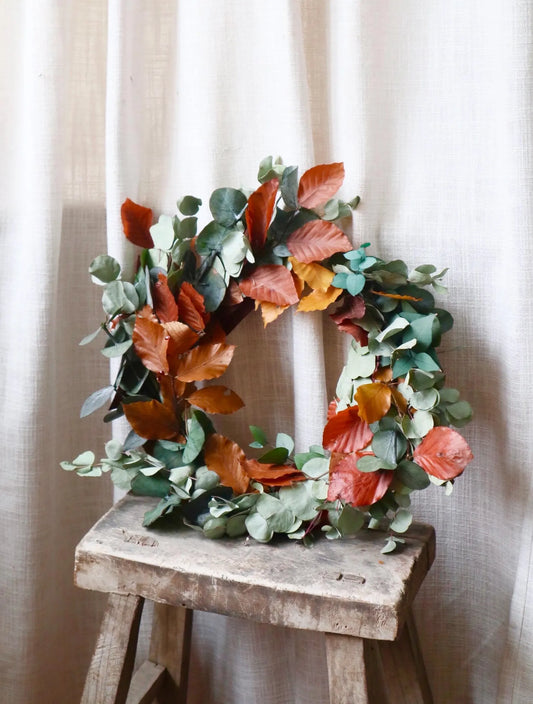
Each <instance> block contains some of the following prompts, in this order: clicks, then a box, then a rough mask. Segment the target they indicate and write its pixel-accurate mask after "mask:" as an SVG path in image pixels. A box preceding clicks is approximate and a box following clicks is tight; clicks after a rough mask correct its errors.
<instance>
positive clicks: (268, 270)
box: [239, 264, 298, 306]
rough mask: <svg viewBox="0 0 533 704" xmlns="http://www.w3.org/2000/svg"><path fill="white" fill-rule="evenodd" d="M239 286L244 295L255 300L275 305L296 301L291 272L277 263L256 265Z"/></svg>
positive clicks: (296, 296) (290, 303)
mask: <svg viewBox="0 0 533 704" xmlns="http://www.w3.org/2000/svg"><path fill="white" fill-rule="evenodd" d="M239 287H240V289H241V291H242V292H243V293H244V295H245V296H248V297H249V298H253V299H254V300H256V301H261V302H262V301H267V302H268V303H275V304H276V305H277V306H287V305H288V306H290V305H292V304H293V303H297V302H298V293H297V291H296V288H295V286H294V281H293V279H292V276H291V272H290V271H289V270H288V269H286V268H285V267H284V266H281V265H278V264H267V265H266V266H259V267H257V269H254V271H253V272H252V274H250V276H248V277H247V278H246V279H243V280H242V281H241V282H240V283H239Z"/></svg>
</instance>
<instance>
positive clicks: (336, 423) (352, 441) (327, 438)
mask: <svg viewBox="0 0 533 704" xmlns="http://www.w3.org/2000/svg"><path fill="white" fill-rule="evenodd" d="M371 440H372V431H371V430H370V427H369V426H368V424H367V423H365V421H364V420H363V419H362V418H361V417H360V416H359V413H358V410H357V407H355V406H350V407H349V408H346V409H344V411H340V412H339V413H337V414H336V415H335V416H333V418H331V420H329V421H328V422H327V423H326V426H325V428H324V435H323V438H322V445H323V447H325V448H326V449H327V450H331V451H336V452H355V451H357V450H361V449H362V448H363V447H366V446H367V445H368V443H369V442H370V441H371Z"/></svg>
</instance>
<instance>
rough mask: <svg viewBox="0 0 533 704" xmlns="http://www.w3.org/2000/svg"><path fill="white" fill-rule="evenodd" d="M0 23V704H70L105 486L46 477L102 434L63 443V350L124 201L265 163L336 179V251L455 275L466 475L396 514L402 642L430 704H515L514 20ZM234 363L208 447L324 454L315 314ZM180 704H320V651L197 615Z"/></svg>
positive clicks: (519, 396)
mask: <svg viewBox="0 0 533 704" xmlns="http://www.w3.org/2000/svg"><path fill="white" fill-rule="evenodd" d="M0 20H1V21H0V38H1V41H0V98H1V105H2V109H1V110H0V145H1V154H2V166H1V168H0V186H1V189H0V232H1V238H2V239H1V242H2V257H1V258H0V290H1V293H2V301H3V305H2V314H1V316H0V326H1V335H0V351H1V356H0V359H2V360H3V363H4V374H3V375H2V377H1V382H0V383H1V394H0V398H1V399H2V403H3V408H4V413H3V422H2V424H1V425H0V433H1V435H2V442H1V456H2V462H1V464H0V467H1V469H0V488H1V491H0V525H1V535H2V540H1V541H0V560H1V563H0V564H1V567H0V590H1V593H2V595H3V599H2V601H1V604H0V613H1V616H0V623H1V624H2V628H1V629H0V691H1V693H2V701H3V702H7V703H8V704H20V703H21V702H24V704H34V703H35V704H37V703H39V704H47V703H48V702H50V703H51V702H54V704H56V703H58V702H65V704H66V703H69V702H72V701H76V700H77V699H78V698H79V694H80V692H81V687H82V682H83V678H84V676H85V671H86V668H87V666H88V662H89V656H90V652H91V649H92V647H93V645H94V638H95V634H96V628H97V625H98V620H99V617H100V614H101V609H102V606H103V602H102V598H101V597H100V596H99V595H90V594H87V593H84V592H80V591H79V590H75V589H74V588H73V587H72V566H73V565H72V559H73V552H74V546H75V544H76V542H77V541H78V540H79V538H80V537H81V536H82V535H83V533H84V532H85V531H86V530H87V529H88V528H89V526H90V525H91V524H92V523H93V522H94V521H95V520H96V518H97V517H98V516H99V515H101V513H102V512H103V511H104V510H105V509H106V508H107V507H108V506H109V505H110V502H111V496H112V491H111V487H110V486H109V484H108V483H107V482H106V481H104V480H90V479H81V478H78V477H75V476H73V475H70V474H67V473H65V472H62V471H61V470H60V469H59V467H58V463H59V461H60V460H62V459H69V458H72V457H74V456H75V455H76V454H77V453H78V452H80V451H82V450H85V449H89V448H91V449H93V450H94V451H95V452H96V453H97V455H99V454H100V453H102V451H103V443H104V441H105V439H106V438H108V437H109V435H110V430H109V428H107V427H104V426H103V424H102V423H101V420H100V418H101V416H99V417H91V418H89V419H84V420H83V421H80V420H79V419H78V418H77V416H78V414H79V408H80V406H81V403H82V402H83V400H84V399H85V397H86V396H88V395H89V393H90V392H91V391H93V390H95V389H97V388H99V387H101V386H104V385H105V384H106V383H107V381H106V380H107V378H108V373H109V372H108V367H107V362H106V360H105V359H104V358H103V357H101V355H100V354H99V352H98V343H93V345H92V346H90V347H84V348H79V347H78V345H77V343H78V341H79V340H80V339H81V338H82V337H83V336H84V335H85V334H86V333H88V332H91V331H92V330H93V329H96V327H97V325H98V322H99V320H100V309H99V297H100V291H99V290H98V288H97V287H96V286H93V285H92V284H91V282H90V281H89V277H88V275H87V266H88V263H89V262H90V261H91V259H92V258H93V257H94V256H95V255H97V254H99V253H101V252H103V251H104V250H105V249H106V248H107V249H108V250H109V252H110V253H111V254H113V255H114V256H116V257H118V258H120V259H121V261H123V262H124V264H125V267H126V269H128V267H130V268H131V266H132V264H133V260H134V252H133V248H132V247H131V246H130V245H129V244H128V243H127V242H125V240H124V238H123V235H122V231H121V223H120V216H119V212H120V204H121V203H122V201H123V200H124V199H125V198H126V197H130V198H132V199H133V200H136V201H137V202H141V203H143V204H145V205H149V206H151V207H152V208H153V209H154V211H155V212H156V213H159V212H166V213H170V214H171V213H173V212H174V209H175V201H176V199H177V198H179V197H181V196H183V195H185V194H193V195H197V196H199V197H202V198H203V199H204V204H205V202H206V199H207V197H208V196H209V194H210V193H211V191H212V190H213V189H214V188H216V187H218V186H226V185H228V186H244V187H249V188H253V187H254V186H255V184H256V173H257V166H258V164H259V161H260V160H261V159H262V158H263V157H264V156H267V155H268V154H272V155H277V154H280V155H282V156H283V158H284V161H285V162H286V163H290V164H298V165H299V166H300V167H301V169H302V170H303V169H305V168H308V167H310V166H312V165H314V164H316V163H326V162H331V161H344V163H345V168H346V174H347V176H346V181H345V185H344V187H343V195H344V196H345V197H346V198H347V199H350V198H352V197H353V196H354V195H356V194H358V195H360V196H361V198H362V203H361V205H360V207H359V208H358V210H357V211H356V213H355V215H354V223H353V233H352V239H353V242H354V244H355V245H358V244H360V243H362V242H371V243H372V250H371V251H372V252H373V253H377V254H378V255H379V256H382V257H383V258H385V259H394V258H401V259H405V260H406V261H407V262H409V263H410V264H411V265H412V266H417V265H419V264H425V263H433V264H435V265H436V266H437V267H440V268H444V267H449V272H448V274H447V277H446V283H447V284H448V286H449V294H448V296H446V297H442V298H441V300H442V306H443V307H444V308H447V309H448V310H450V311H451V312H452V314H453V315H454V317H455V327H454V329H453V330H452V331H451V332H450V333H449V334H448V335H447V336H446V338H445V340H444V344H443V348H444V353H443V354H442V360H443V361H444V362H445V364H446V370H447V372H448V379H449V382H450V384H451V385H452V386H456V387H457V388H459V389H461V391H462V394H463V395H464V397H465V398H467V399H468V400H469V401H470V402H471V403H472V405H473V407H474V410H475V421H474V423H473V424H472V425H471V426H469V427H468V428H467V429H466V430H465V435H466V437H467V439H468V441H469V443H470V445H471V447H472V449H473V451H474V454H475V461H474V463H473V464H472V465H470V467H469V468H468V469H467V471H466V472H465V475H464V476H463V477H461V478H459V479H458V481H457V483H456V487H455V490H454V493H453V495H452V496H451V497H446V496H444V495H443V493H442V492H440V491H438V490H437V488H432V489H428V490H426V491H424V492H423V493H422V494H420V495H419V496H417V497H416V499H415V516H416V518H417V520H421V521H427V522H430V523H432V524H433V525H434V526H435V528H436V531H437V545H438V551H437V559H436V562H435V564H434V566H433V568H432V570H431V572H430V574H429V577H428V579H427V580H426V583H425V584H424V586H423V589H422V591H421V593H420V595H419V597H418V599H417V602H416V609H415V611H416V619H417V623H418V626H419V631H420V636H421V641H422V647H423V651H424V655H425V659H426V665H427V669H428V673H429V677H430V681H431V685H432V688H433V692H434V696H435V701H436V702H437V704H450V703H451V702H465V704H468V703H473V704H490V703H491V702H494V703H495V704H508V703H509V702H510V703H512V704H527V703H529V702H530V701H531V697H532V692H533V668H532V667H531V662H533V599H532V590H533V577H532V576H531V575H532V574H533V570H532V569H531V566H532V565H533V550H532V545H533V518H532V516H533V492H532V481H531V470H530V467H531V466H532V464H533V463H532V459H533V458H532V450H531V442H530V433H529V413H530V412H531V401H530V397H531V394H530V391H529V377H530V369H531V363H532V359H531V355H532V346H531V340H532V337H531V329H532V327H531V317H532V313H531V287H530V279H531V276H532V270H533V247H532V244H531V237H530V230H531V225H532V220H533V212H532V206H531V195H530V186H531V180H532V173H533V170H532V158H531V157H532V148H531V122H532V118H531V102H532V93H531V85H532V67H531V48H532V36H533V35H532V32H531V29H532V28H531V20H532V11H531V4H530V3H529V2H526V1H525V0H489V1H487V0H485V1H483V2H482V1H481V0H473V1H472V2H469V3H463V2H458V1H457V0H454V1H452V2H449V3H438V2H435V3H419V2H415V1H413V0H405V1H404V2H402V3H397V2H391V1H390V0H374V2H363V1H362V0H360V1H357V2H354V1H353V0H297V1H290V0H273V1H271V2H269V3H265V2H262V1H261V0H226V1H225V2H220V1H219V0H194V1H193V0H156V1H155V2H154V1H153V0H107V1H106V0H93V1H92V2H89V3H88V2H82V0H72V1H69V2H66V1H61V0H39V2H37V0H4V3H3V4H2V5H1V6H0ZM204 207H205V206H204ZM206 217H207V216H206ZM232 341H233V342H234V343H235V344H237V345H238V349H237V352H236V356H235V362H234V364H233V365H232V368H231V370H230V371H229V372H228V379H227V383H228V385H229V386H231V388H233V389H235V391H237V392H238V393H239V394H240V395H241V396H242V397H243V398H244V399H245V401H246V409H245V411H241V412H239V414H237V415H236V416H235V417H234V418H233V417H232V418H229V419H227V420H225V421H224V423H223V424H220V425H219V427H220V428H221V429H222V431H223V432H228V433H230V434H231V436H232V437H233V438H234V439H235V440H237V441H238V442H240V443H242V444H243V445H246V443H247V442H248V441H249V438H248V430H247V425H248V424H249V423H254V424H257V425H260V426H262V427H264V428H265V429H266V430H267V431H269V433H270V434H275V433H276V432H277V431H284V432H289V433H291V434H294V435H295V438H296V443H297V448H298V449H305V448H306V447H307V445H308V444H309V443H314V442H317V441H318V442H319V441H320V439H321V433H322V427H323V423H324V418H325V410H326V406H327V401H328V399H330V398H331V397H332V394H333V391H334V387H335V382H336V378H337V375H338V373H339V372H340V369H341V366H342V362H343V358H344V354H345V351H346V345H345V341H343V340H341V339H340V336H339V335H338V334H337V333H336V332H335V331H334V330H333V329H332V327H331V326H330V325H329V323H328V321H327V319H326V318H325V316H322V315H320V314H306V315H301V314H292V313H286V314H285V315H284V316H283V317H282V318H280V319H279V320H278V321H276V322H275V323H274V324H272V325H271V326H269V327H268V328H267V329H266V331H265V330H263V328H262V324H261V322H260V321H259V320H258V319H257V318H253V317H250V318H248V319H247V320H246V321H245V323H243V325H242V326H241V327H240V328H239V329H238V330H236V331H235V333H234V334H233V340H232ZM96 415H97V416H98V414H96ZM117 432H121V429H118V431H117ZM390 559H393V558H390ZM190 700H191V701H192V702H193V703H195V704H200V702H201V703H202V704H205V702H210V703H212V704H241V703H242V704H244V703H246V704H248V703H249V702H255V701H257V702H259V701H260V702H263V703H264V704H289V703H290V704H293V703H294V704H300V703H301V704H303V703H304V702H305V703H306V704H314V703H316V704H319V703H323V702H324V701H327V684H326V669H325V660H324V644H323V641H322V638H321V637H320V636H318V635H310V634H305V633H300V632H292V631H286V630H283V629H275V628H271V627H267V626H264V625H258V624H252V623H248V622H243V621H238V620H233V619H226V618H224V617H221V616H214V615H207V614H201V615H198V617H197V618H196V621H195V629H194V637H193V663H192V670H191V682H190Z"/></svg>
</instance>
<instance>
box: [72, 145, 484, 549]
mask: <svg viewBox="0 0 533 704" xmlns="http://www.w3.org/2000/svg"><path fill="white" fill-rule="evenodd" d="M343 179H344V166H343V164H342V163H334V164H323V165H319V166H315V167H313V168H311V169H309V170H307V171H305V173H303V175H302V176H301V178H299V176H298V169H297V167H296V166H285V165H283V163H282V162H281V160H280V159H276V160H273V159H272V158H271V157H269V158H267V159H264V160H263V161H262V162H261V165H260V168H259V174H258V180H259V182H260V184H261V185H260V186H259V187H258V188H257V189H256V190H255V191H253V192H251V193H248V192H245V191H244V190H241V189H235V188H218V189H216V190H215V191H214V192H213V193H212V195H211V197H210V199H209V209H210V212H211V215H212V220H211V221H210V222H209V223H208V224H207V225H206V226H205V227H203V228H202V229H201V231H200V232H197V229H198V218H197V215H198V211H199V208H200V206H201V205H202V201H201V200H200V199H199V198H196V197H194V196H190V195H188V196H185V197H184V198H182V199H181V200H180V201H178V210H179V214H177V215H174V216H173V217H170V216H168V215H161V216H160V217H159V219H158V221H157V222H156V223H154V222H153V215H152V210H151V209H149V208H146V207H144V206H142V205H139V204H137V203H134V202H133V201H131V200H129V199H128V200H126V201H125V203H124V204H123V205H122V209H121V216H122V223H123V227H124V233H125V236H126V237H127V239H128V240H129V241H130V242H132V243H133V244H134V245H137V246H138V247H140V248H141V251H140V254H139V256H138V265H137V268H136V273H135V276H134V278H133V280H132V281H127V280H125V279H123V278H122V277H121V266H120V264H119V262H118V261H116V260H115V259H114V258H113V257H111V256H109V255H106V254H104V255H101V256H98V257H96V258H95V259H94V260H93V261H92V263H91V265H90V267H89V272H90V274H91V276H92V279H93V281H94V282H95V283H97V284H99V285H101V286H103V296H102V305H103V309H104V312H105V314H106V318H105V321H104V322H103V323H102V324H101V326H100V327H99V328H98V330H96V331H95V332H94V333H92V334H91V335H88V336H87V337H85V338H84V339H83V340H82V341H81V343H80V344H81V345H85V344H88V343H90V342H91V341H93V340H94V339H95V338H96V337H97V336H101V335H102V334H104V336H105V345H104V347H103V349H102V354H103V355H104V356H105V357H107V358H118V359H119V360H120V361H119V364H118V365H117V366H118V372H117V375H116V379H115V381H114V383H113V384H111V385H109V386H106V387H105V388H103V389H99V390H97V391H95V392H94V393H93V394H91V396H89V398H88V399H87V400H86V401H85V403H84V404H83V406H82V409H81V417H84V416H87V415H89V414H90V413H92V412H93V411H95V410H97V409H99V408H101V407H103V406H105V405H108V411H107V413H106V415H105V416H104V421H105V422H109V421H112V420H114V419H117V418H119V417H120V416H125V418H126V419H127V421H128V423H129V424H130V426H131V432H129V434H128V435H127V437H126V439H125V441H124V443H121V442H119V441H118V440H115V439H114V440H110V441H109V442H108V443H107V444H106V446H105V454H106V456H105V457H104V458H103V459H101V460H100V461H97V460H96V458H95V455H94V453H93V452H91V451H86V452H83V453H81V454H80V455H79V456H78V457H76V458H75V459H74V460H73V461H72V462H62V463H61V466H62V467H63V469H66V470H71V471H75V472H76V473H77V474H79V475H81V476H100V475H102V474H104V473H108V472H109V473H110V475H111V479H112V480H113V482H114V484H115V485H116V486H117V487H119V488H120V489H125V490H128V491H131V492H133V493H134V494H140V495H148V496H154V497H158V498H159V499H160V500H159V502H158V503H157V504H156V505H155V506H154V508H153V509H151V510H149V511H148V512H147V513H146V515H145V517H144V525H145V526H150V525H152V524H154V523H155V522H157V521H159V520H161V519H163V518H164V517H167V516H168V515H169V514H172V517H173V519H176V518H177V519H178V521H179V522H180V523H183V524H186V525H187V526H190V527H191V528H194V529H196V530H199V531H202V532H203V533H204V535H205V536H207V537H209V538H220V537H222V536H226V535H227V536H230V537H235V536H241V535H246V534H248V535H250V536H251V537H252V538H254V539H256V540H258V541H260V542H268V541H269V540H271V538H272V537H273V536H274V535H275V534H280V533H281V534H286V535H287V536H288V537H289V538H291V539H302V540H303V541H304V542H305V543H309V542H310V541H311V540H312V536H313V534H315V533H316V532H318V531H321V532H323V533H325V535H326V537H327V538H329V539H335V538H339V537H341V536H351V535H354V534H356V533H357V532H358V531H359V530H360V529H361V528H362V527H363V526H364V525H367V526H368V527H369V528H381V529H386V530H388V536H387V538H386V543H385V546H384V548H383V552H392V551H393V550H394V549H395V548H396V546H397V545H398V544H399V543H402V542H404V540H403V539H402V537H401V534H402V533H403V532H405V531H406V530H407V528H408V527H409V525H410V523H411V521H412V515H411V513H410V511H409V506H410V495H411V493H412V492H413V491H417V490H421V489H425V488H426V487H427V486H429V485H430V484H436V485H440V486H442V487H444V490H445V491H446V493H447V494H449V493H450V492H451V490H452V487H453V483H454V480H455V478H456V477H457V476H459V475H460V474H461V473H462V472H463V470H464V469H465V466H466V465H467V464H468V462H469V461H470V460H471V459H472V457H473V456H472V453H471V451H470V448H469V446H468V444H467V443H466V441H465V440H464V438H463V437H462V435H461V434H460V433H459V432H458V431H457V430H455V429H454V427H455V428H461V427H463V426H464V425H466V423H468V422H469V421H470V419H471V417H472V409H471V407H470V405H469V404H468V402H467V401H464V400H462V399H460V395H459V391H457V390H456V389H453V388H448V387H446V386H445V373H444V371H443V369H442V365H441V363H440V361H439V358H438V356H437V353H436V348H437V347H438V345H439V344H440V341H441V336H442V335H443V334H444V333H445V332H447V331H448V330H449V329H450V328H451V327H452V324H453V320H452V316H451V315H450V314H449V313H448V312H447V311H445V310H443V309H442V308H439V307H436V305H435V299H434V297H433V295H432V293H431V292H430V291H429V290H428V287H432V288H433V289H434V290H435V291H436V292H438V293H440V292H442V291H445V290H446V289H445V288H444V287H443V286H442V284H441V280H442V278H443V276H444V275H445V273H446V269H444V270H443V271H437V269H436V268H435V267H434V266H432V265H423V266H418V267H416V268H415V269H413V270H409V269H408V267H407V265H406V264H405V263H404V262H403V261H401V260H399V259H397V260H394V261H390V262H386V261H383V260H382V259H379V258H378V257H376V256H372V255H369V254H368V247H369V244H368V243H365V244H362V245H361V246H360V247H358V248H357V249H354V247H353V245H352V244H351V242H350V240H349V239H348V237H347V236H346V234H345V232H344V231H343V229H342V227H341V225H342V224H343V223H345V222H347V221H348V220H349V219H351V217H352V211H353V210H354V209H355V208H356V207H357V205H358V203H359V198H358V197H357V198H355V199H354V200H352V201H350V202H344V201H343V200H340V199H339V198H337V197H335V195H336V193H337V191H338V190H339V188H340V187H341V185H342V183H343ZM295 305H297V309H296V310H297V312H298V313H299V312H308V311H323V310H326V309H327V310H328V311H329V316H330V318H331V320H332V321H333V323H335V325H336V327H337V328H338V330H339V331H341V332H343V333H346V334H347V335H349V336H350V337H351V345H350V348H349V352H348V356H347V360H346V364H345V366H344V368H343V369H342V372H341V374H340V377H339V380H338V384H337V387H336V395H335V398H334V400H333V401H332V402H331V403H330V405H329V408H328V410H327V422H326V424H325V427H324V432H323V437H322V442H321V444H320V445H319V444H316V445H312V446H311V447H310V448H309V449H308V451H307V452H296V453H295V451H294V449H295V448H294V441H293V439H292V438H291V437H290V436H289V435H288V434H287V433H283V432H280V433H278V434H277V436H276V438H275V440H274V441H272V442H271V441H270V440H269V439H268V438H267V436H266V434H265V433H264V432H263V430H262V429H261V428H259V427H257V426H253V425H252V426H250V431H251V435H252V442H251V444H250V448H254V449H255V453H251V452H250V451H247V453H245V451H244V450H243V449H242V448H241V447H239V445H238V444H237V443H235V442H234V441H233V440H231V439H230V438H228V437H225V436H223V435H221V434H219V433H217V431H216V429H215V426H214V424H213V422H212V420H211V417H210V416H211V415H212V414H217V413H222V414H227V413H233V412H235V411H238V410H239V409H240V408H241V407H242V406H243V405H244V404H243V401H242V400H241V399H240V398H239V396H238V395H237V394H236V393H235V392H234V391H232V390H230V389H229V388H227V387H226V386H224V385H221V384H219V383H211V382H212V380H218V379H219V377H220V376H222V374H223V373H224V371H225V370H226V369H227V368H228V366H229V364H230V363H231V360H232V357H233V353H234V350H235V346H234V345H232V344H231V343H229V342H228V335H229V334H230V332H231V331H232V330H233V329H234V328H235V326H237V325H238V324H239V323H240V322H241V321H242V320H243V319H244V318H245V317H246V316H247V315H248V314H249V313H250V312H251V311H253V310H254V309H255V310H258V309H260V310H261V315H262V318H263V321H264V325H265V326H266V325H268V324H270V323H272V322H273V321H275V320H276V318H278V317H279V316H280V315H281V314H282V313H283V312H284V311H285V310H287V309H288V308H290V307H291V306H295ZM451 426H454V427H451ZM250 454H256V455H257V456H256V457H252V456H250Z"/></svg>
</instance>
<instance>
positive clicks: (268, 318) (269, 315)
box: [256, 301, 290, 328]
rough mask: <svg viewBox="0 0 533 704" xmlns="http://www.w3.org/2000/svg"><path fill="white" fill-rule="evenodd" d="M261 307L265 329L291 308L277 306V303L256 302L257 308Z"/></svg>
mask: <svg viewBox="0 0 533 704" xmlns="http://www.w3.org/2000/svg"><path fill="white" fill-rule="evenodd" d="M259 305H260V306H261V316H262V318H263V326H264V327H265V328H266V326H267V325H268V324H269V323H273V322H274V320H277V319H278V318H279V316H280V315H281V314H282V313H283V312H284V311H286V310H287V308H290V306H277V305H276V304H275V303H269V302H268V301H256V308H257V306H259Z"/></svg>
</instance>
